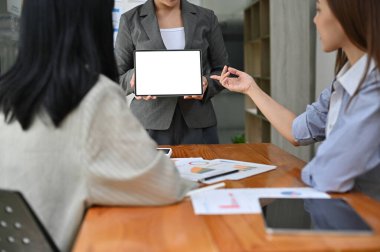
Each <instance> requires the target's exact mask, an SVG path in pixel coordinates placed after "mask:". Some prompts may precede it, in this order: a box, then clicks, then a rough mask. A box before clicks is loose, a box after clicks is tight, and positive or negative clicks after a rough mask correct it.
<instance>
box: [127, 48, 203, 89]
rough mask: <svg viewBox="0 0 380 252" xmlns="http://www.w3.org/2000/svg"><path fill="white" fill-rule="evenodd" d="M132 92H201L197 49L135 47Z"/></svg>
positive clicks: (200, 63)
mask: <svg viewBox="0 0 380 252" xmlns="http://www.w3.org/2000/svg"><path fill="white" fill-rule="evenodd" d="M134 63H135V95H136V96H147V95H152V96H186V95H202V94H203V88H202V52H201V50H136V51H134Z"/></svg>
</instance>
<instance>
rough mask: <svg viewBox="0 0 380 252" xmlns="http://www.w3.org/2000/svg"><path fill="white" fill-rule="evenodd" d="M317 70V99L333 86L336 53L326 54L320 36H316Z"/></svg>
mask: <svg viewBox="0 0 380 252" xmlns="http://www.w3.org/2000/svg"><path fill="white" fill-rule="evenodd" d="M315 51H316V52H315V54H316V69H315V99H317V98H318V97H319V94H320V93H321V92H322V90H323V89H325V88H326V87H327V86H329V85H330V84H331V82H332V81H333V78H334V66H335V57H336V53H335V52H334V53H325V52H324V51H323V50H322V45H321V40H320V39H319V35H318V34H317V36H316V50H315Z"/></svg>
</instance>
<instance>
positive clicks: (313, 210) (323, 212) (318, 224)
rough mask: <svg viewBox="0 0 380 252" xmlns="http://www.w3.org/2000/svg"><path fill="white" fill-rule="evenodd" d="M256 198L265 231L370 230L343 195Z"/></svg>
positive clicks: (349, 232) (300, 232) (365, 231)
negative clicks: (323, 197)
mask: <svg viewBox="0 0 380 252" xmlns="http://www.w3.org/2000/svg"><path fill="white" fill-rule="evenodd" d="M259 201H260V205H261V208H262V215H263V217H264V221H265V225H266V230H267V232H268V233H272V234H276V233H277V234H278V233H283V234H289V233H294V234H295V233H298V234H308V233H309V234H315V233H330V234H352V235H366V234H367V235H368V234H372V233H373V230H372V229H371V227H370V226H369V225H368V224H367V223H366V222H365V221H364V220H363V219H362V218H361V217H360V216H359V214H358V213H357V212H356V211H355V210H354V209H353V208H352V207H351V206H350V205H349V204H348V203H347V202H346V201H344V200H343V199H300V198H260V199H259Z"/></svg>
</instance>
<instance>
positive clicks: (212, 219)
mask: <svg viewBox="0 0 380 252" xmlns="http://www.w3.org/2000/svg"><path fill="white" fill-rule="evenodd" d="M172 157H203V158H204V159H216V158H223V159H234V160H241V161H247V162H256V163H263V164H274V165H276V166H278V168H277V169H276V170H274V171H270V172H267V173H262V174H259V175H256V176H253V177H250V178H246V179H244V180H238V181H227V188H247V187H251V188H252V187H300V186H304V184H303V183H302V182H301V180H300V168H302V167H303V166H304V165H305V162H303V161H301V160H300V159H298V158H296V157H294V156H292V155H290V154H289V153H287V152H285V151H283V150H281V149H280V148H278V147H276V146H275V145H272V144H229V145H187V146H175V147H173V156H172ZM332 196H333V197H343V198H344V199H346V200H347V201H348V202H349V203H350V204H351V205H352V206H353V207H354V208H355V209H356V210H357V211H358V212H359V214H360V215H361V216H362V217H363V218H364V219H365V220H366V221H367V222H368V223H369V224H370V225H371V226H372V228H373V229H374V230H375V234H374V235H372V236H338V235H268V234H266V232H265V229H264V222H263V219H262V217H261V216H260V215H259V214H248V215H211V216H205V215H195V214H194V211H193V208H192V205H191V201H190V200H189V199H185V200H184V201H182V202H181V203H179V204H175V205H170V206H163V207H93V208H91V209H89V211H88V212H87V214H86V216H85V219H84V222H83V225H82V227H81V229H80V232H79V234H78V237H77V241H76V243H75V247H74V251H76V252H79V251H149V252H151V251H153V252H154V251H165V252H168V251H179V252H186V251H189V252H190V251H191V252H194V251H196V252H203V251H205V252H208V251H210V252H212V251H226V252H234V251H316V250H317V251H342V250H347V251H380V202H377V201H375V200H373V199H371V198H369V197H367V196H365V195H363V194H361V193H348V194H332Z"/></svg>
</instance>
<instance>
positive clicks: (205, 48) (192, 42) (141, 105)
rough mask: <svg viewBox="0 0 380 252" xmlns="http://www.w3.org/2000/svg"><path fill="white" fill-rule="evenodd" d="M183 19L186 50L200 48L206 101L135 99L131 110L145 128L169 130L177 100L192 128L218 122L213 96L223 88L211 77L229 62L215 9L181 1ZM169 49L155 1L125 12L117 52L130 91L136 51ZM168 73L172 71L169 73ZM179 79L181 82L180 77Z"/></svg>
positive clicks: (118, 62) (204, 99) (123, 85)
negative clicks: (158, 20) (158, 18)
mask: <svg viewBox="0 0 380 252" xmlns="http://www.w3.org/2000/svg"><path fill="white" fill-rule="evenodd" d="M181 9H182V19H183V23H184V27H185V49H201V50H202V58H203V62H202V65H203V75H204V76H206V78H207V80H208V88H207V90H206V92H205V95H204V98H203V100H201V101H199V100H184V99H183V98H182V97H179V98H178V97H158V98H157V99H156V100H150V101H144V100H136V99H133V100H132V102H131V109H132V112H133V113H134V114H135V116H136V117H137V118H138V119H139V120H140V122H141V123H142V124H143V126H144V127H145V129H151V130H165V129H168V128H169V126H170V124H171V121H172V118H173V114H174V110H175V107H176V105H177V103H178V105H179V107H180V109H181V112H182V115H183V117H184V119H185V121H186V124H187V125H188V127H189V128H205V127H210V126H214V125H216V116H215V112H214V108H213V106H212V102H211V100H210V99H211V98H212V97H213V96H214V95H216V94H218V93H219V92H220V91H221V90H223V87H222V86H221V85H220V83H219V82H218V81H215V80H212V79H210V78H209V76H210V75H212V74H220V72H221V70H222V68H223V66H224V65H227V64H228V56H227V52H226V49H225V46H224V41H223V37H222V32H221V30H220V27H219V24H218V20H217V17H216V16H215V14H214V12H213V11H211V10H208V9H205V8H202V7H199V6H196V5H194V4H191V3H189V2H187V1H186V0H181ZM153 49H166V48H165V45H164V42H163V40H162V38H161V33H160V29H159V26H158V22H157V17H156V13H155V7H154V2H153V0H148V1H147V2H146V3H145V4H142V5H140V6H137V7H136V8H134V9H132V10H130V11H128V12H126V13H124V14H123V15H122V16H121V19H120V26H119V32H118V35H117V38H116V45H115V55H116V60H117V65H118V70H119V75H120V85H121V86H122V88H123V89H124V90H125V91H126V92H127V94H130V93H132V92H133V90H132V89H131V87H130V83H129V82H130V80H131V77H132V74H133V72H134V60H133V51H134V50H153ZM167 74H170V72H168V73H167ZM178 82H181V80H180V79H179V80H178Z"/></svg>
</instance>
